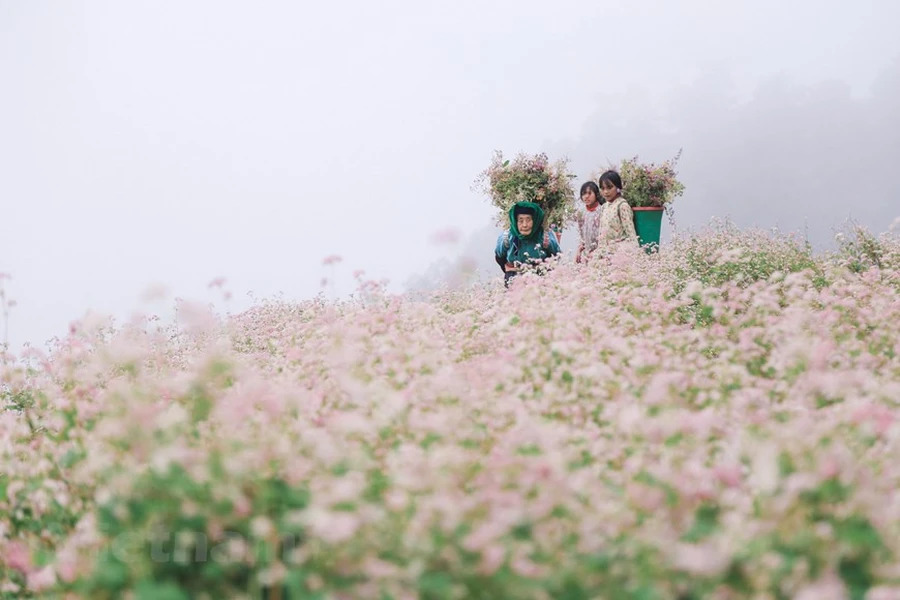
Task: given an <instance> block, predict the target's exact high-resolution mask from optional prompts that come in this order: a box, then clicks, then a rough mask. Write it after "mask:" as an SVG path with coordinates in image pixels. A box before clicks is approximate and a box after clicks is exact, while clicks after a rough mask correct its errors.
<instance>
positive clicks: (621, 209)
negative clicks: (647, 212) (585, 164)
mask: <svg viewBox="0 0 900 600" xmlns="http://www.w3.org/2000/svg"><path fill="white" fill-rule="evenodd" d="M600 194H601V195H602V196H603V198H604V200H606V204H604V205H603V214H602V215H600V235H599V239H600V242H601V243H609V242H626V243H629V244H630V243H634V244H635V245H637V241H638V237H637V232H636V231H635V230H634V212H633V211H632V210H631V206H629V205H628V203H627V202H626V201H625V198H623V197H622V178H621V177H619V174H618V173H617V172H616V171H611V170H610V171H607V172H605V173H604V174H603V175H601V176H600Z"/></svg>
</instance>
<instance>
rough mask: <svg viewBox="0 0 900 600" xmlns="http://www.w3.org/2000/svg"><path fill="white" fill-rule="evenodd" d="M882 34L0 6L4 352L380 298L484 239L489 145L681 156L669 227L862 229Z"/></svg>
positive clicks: (238, 5)
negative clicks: (80, 334) (200, 307)
mask: <svg viewBox="0 0 900 600" xmlns="http://www.w3.org/2000/svg"><path fill="white" fill-rule="evenodd" d="M898 21H900V4H898V3H895V2H892V1H891V0H884V1H880V2H878V1H873V0H870V1H864V2H857V3H855V4H854V6H853V8H852V9H851V8H849V7H848V5H846V3H844V2H837V1H826V2H813V1H806V0H799V1H794V2H775V1H769V0H756V1H753V2H728V3H719V2H714V1H711V0H710V1H701V0H691V1H679V2H677V3H672V2H666V1H664V0H658V1H633V2H597V1H596V0H595V1H592V2H588V1H584V2H575V1H563V2H557V3H553V4H552V5H551V4H550V3H546V2H531V1H526V2H513V1H503V2H457V3H453V4H452V6H451V5H447V6H442V7H432V6H428V3H421V2H411V1H410V2H407V1H392V2H386V3H378V4H376V3H371V4H369V3H362V2H337V3H316V4H311V3H305V2H304V3H298V2H287V1H284V2H275V1H270V2H258V3H249V2H244V3H242V2H222V1H218V2H212V1H194V2H189V3H182V2H145V1H129V2H113V1H100V0H96V1H91V2H88V1H81V2H78V1H70V2H63V1H59V2H49V1H40V0H37V1H35V0H32V1H28V2H25V1H12V0H0V86H2V87H0V203H2V204H0V272H7V273H10V274H11V275H12V276H13V278H14V279H13V280H12V281H11V282H8V284H7V288H8V292H9V293H10V294H11V295H12V296H13V297H15V298H16V299H17V301H18V303H19V305H18V306H17V307H15V309H14V310H13V312H12V315H11V323H10V325H11V327H10V341H11V342H12V345H13V347H16V346H18V345H19V344H21V343H23V342H25V341H32V342H34V343H37V344H39V343H41V342H42V341H43V340H45V339H47V338H48V337H50V336H52V335H55V334H62V333H64V331H65V329H66V326H67V324H68V323H69V321H71V320H72V319H74V318H76V317H78V316H80V315H81V314H82V313H83V312H84V311H85V310H86V309H87V308H89V307H90V308H94V309H98V310H101V311H109V312H113V313H115V314H118V315H123V316H124V315H127V313H128V311H129V310H131V309H132V308H135V307H138V306H139V297H140V295H141V292H142V291H143V290H144V289H145V288H146V287H147V286H148V285H150V284H154V283H163V284H165V285H167V286H168V287H169V289H170V290H171V293H172V296H183V297H189V298H195V299H198V300H204V299H211V298H213V296H212V295H211V294H210V292H208V291H207V290H206V284H207V283H208V282H209V281H210V280H211V279H213V278H215V277H219V276H224V277H226V278H227V279H228V285H227V287H229V289H231V290H232V291H233V292H234V293H235V300H234V301H233V302H232V304H231V306H230V308H231V309H232V310H238V309H240V308H241V307H243V306H246V305H247V303H248V301H249V300H248V298H247V295H246V293H247V292H248V291H252V292H253V293H254V294H255V295H256V296H257V297H266V296H271V295H273V294H277V293H279V292H283V293H284V294H285V295H286V296H288V297H292V298H303V297H309V296H311V295H313V294H315V293H317V292H318V291H319V289H320V280H321V278H322V277H326V276H330V275H331V273H332V269H331V268H326V267H324V266H323V265H322V259H323V258H324V257H326V256H329V255H333V254H336V255H340V256H341V257H342V258H343V262H341V263H340V264H339V265H337V267H335V269H334V272H335V273H336V274H337V286H336V288H334V291H336V293H347V292H348V291H349V290H351V289H352V285H353V284H352V277H351V275H350V273H352V271H353V270H355V269H364V270H365V271H366V272H367V274H368V276H371V277H386V278H389V279H390V280H391V281H392V282H394V283H395V284H397V285H400V284H402V283H403V282H404V281H406V280H407V279H408V278H409V277H410V276H412V275H414V274H416V273H421V272H423V271H426V270H427V269H428V268H429V265H433V264H434V261H435V260H437V259H439V258H441V257H442V256H444V255H454V254H455V253H457V252H458V249H456V248H454V247H452V246H440V245H437V246H436V245H434V244H431V243H430V242H429V240H430V238H431V234H432V233H433V232H434V231H436V230H445V229H448V228H456V229H458V230H460V231H461V232H463V234H464V237H465V235H468V234H472V235H480V232H484V231H487V232H488V233H489V235H488V234H485V235H486V237H487V238H490V237H491V236H492V235H493V233H492V232H491V231H490V220H491V217H492V214H493V212H492V209H491V206H490V204H489V203H488V202H487V200H486V199H484V198H482V197H481V196H480V195H478V194H477V193H475V192H473V191H471V190H470V185H471V182H472V180H473V179H474V177H475V175H477V173H478V172H479V171H480V170H481V169H483V168H484V167H485V166H486V165H487V163H488V162H489V160H490V156H491V152H492V151H493V150H494V149H501V150H503V151H504V152H505V153H507V154H515V153H516V152H517V151H519V150H522V151H528V152H537V151H541V150H546V151H548V152H549V153H550V154H551V156H559V155H568V156H570V158H571V159H572V165H573V168H574V170H575V171H576V172H577V173H578V174H579V177H580V179H579V182H580V181H581V180H582V179H583V178H584V177H586V176H587V175H588V174H589V173H590V172H591V171H594V170H596V168H597V167H598V166H599V165H601V164H605V163H606V161H607V160H612V161H618V160H621V159H622V158H624V157H626V156H631V155H634V154H639V155H641V157H642V158H646V159H648V160H660V159H664V158H666V157H667V156H670V155H671V154H673V153H674V152H675V151H676V150H677V149H678V148H679V147H682V148H684V154H683V158H682V161H681V174H682V179H683V181H684V183H685V184H686V186H687V191H686V194H685V196H684V197H682V198H680V199H679V200H678V204H677V205H676V210H677V218H678V223H679V226H682V225H683V226H685V227H691V226H697V225H700V224H702V223H704V222H705V221H706V220H707V219H708V217H710V216H730V217H731V218H732V219H734V220H735V221H736V222H738V223H739V224H757V225H763V226H769V225H775V224H777V225H780V226H781V227H783V228H786V229H792V228H793V229H796V228H802V227H803V226H804V224H806V226H807V227H808V229H809V231H810V235H811V237H813V238H814V239H815V241H817V242H823V243H824V241H826V240H827V239H828V238H829V237H830V228H831V227H832V226H834V225H835V224H838V223H840V222H841V221H843V220H844V219H845V218H846V217H848V216H852V217H853V218H855V219H857V220H858V221H860V222H862V223H863V224H866V225H869V226H871V227H873V228H876V229H877V228H878V227H881V228H884V227H886V226H887V224H889V223H890V221H891V220H892V219H893V218H894V217H896V216H898V215H900V210H898V208H897V206H900V202H898V201H897V200H898V199H900V188H898V184H897V182H896V181H895V180H894V177H893V175H892V173H893V169H894V164H896V162H897V159H898V158H900V137H898V132H900V122H898V111H897V110H896V108H895V107H896V106H898V105H900V63H898V57H900V40H898V37H897V36H896V34H895V31H894V29H895V23H897V22H898ZM569 237H571V235H570V236H569ZM566 241H567V240H565V239H564V246H565V245H566ZM568 241H571V240H568ZM469 243H470V244H471V243H472V242H471V240H470V242H469ZM463 245H465V244H463ZM490 252H491V248H490V244H489V247H488V248H486V249H485V253H486V254H487V255H489V253H490Z"/></svg>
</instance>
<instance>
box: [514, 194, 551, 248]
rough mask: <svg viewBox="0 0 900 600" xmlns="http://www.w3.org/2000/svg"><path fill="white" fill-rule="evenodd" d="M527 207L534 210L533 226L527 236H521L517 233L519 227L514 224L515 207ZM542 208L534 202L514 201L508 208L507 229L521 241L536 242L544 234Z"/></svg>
mask: <svg viewBox="0 0 900 600" xmlns="http://www.w3.org/2000/svg"><path fill="white" fill-rule="evenodd" d="M517 208H518V209H522V208H527V209H531V210H532V211H534V226H533V227H532V228H531V233H530V234H529V235H528V237H525V236H523V235H522V234H521V233H519V227H518V225H516V209H517ZM543 225H544V209H543V208H541V207H540V205H538V204H535V203H534V202H516V203H515V204H513V205H512V207H511V208H510V209H509V230H510V231H511V232H512V234H513V235H514V236H516V237H517V238H518V239H520V240H521V241H523V242H526V243H530V242H537V241H538V240H540V239H541V238H542V237H543V236H544V227H543Z"/></svg>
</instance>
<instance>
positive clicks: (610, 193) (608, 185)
mask: <svg viewBox="0 0 900 600" xmlns="http://www.w3.org/2000/svg"><path fill="white" fill-rule="evenodd" d="M600 195H601V196H603V199H604V200H606V201H607V202H612V201H613V200H615V199H616V197H617V196H618V195H619V190H618V189H616V186H614V185H613V184H612V182H610V181H604V182H603V183H601V184H600Z"/></svg>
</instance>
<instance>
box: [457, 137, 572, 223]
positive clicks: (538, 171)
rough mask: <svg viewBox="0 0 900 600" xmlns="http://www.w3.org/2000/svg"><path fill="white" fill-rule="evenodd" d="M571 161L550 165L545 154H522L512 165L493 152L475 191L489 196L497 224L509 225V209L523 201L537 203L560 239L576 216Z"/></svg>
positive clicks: (476, 183)
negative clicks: (495, 211)
mask: <svg viewBox="0 0 900 600" xmlns="http://www.w3.org/2000/svg"><path fill="white" fill-rule="evenodd" d="M568 163H569V161H568V159H560V160H558V161H556V162H554V163H551V162H550V161H549V159H548V158H547V155H546V154H543V153H541V154H535V155H528V154H522V153H520V154H519V155H518V156H516V158H515V159H514V160H512V161H510V160H508V159H506V160H504V158H503V153H502V152H500V151H499V150H497V151H495V152H494V156H493V159H492V160H491V165H490V166H489V167H488V168H487V169H485V170H484V171H482V172H481V173H480V174H479V175H478V178H477V179H476V180H475V186H474V187H475V188H476V189H479V190H480V191H483V192H484V193H486V194H487V195H488V196H489V197H490V198H491V202H492V203H493V205H494V206H496V207H497V208H498V209H499V212H498V215H497V224H498V225H500V226H501V227H504V226H507V225H508V224H509V209H510V208H511V207H512V205H513V204H515V203H516V202H520V201H528V202H535V203H537V204H539V205H540V206H541V208H543V209H544V215H545V219H546V223H545V224H544V225H545V226H549V227H550V228H552V229H553V230H554V231H555V232H556V234H557V235H559V234H560V233H561V231H562V229H563V227H565V226H566V225H567V224H568V223H569V222H570V221H571V220H572V219H573V218H574V216H575V201H574V199H575V191H574V190H573V189H572V183H571V182H572V179H574V178H575V175H574V174H573V173H570V172H569V171H568Z"/></svg>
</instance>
